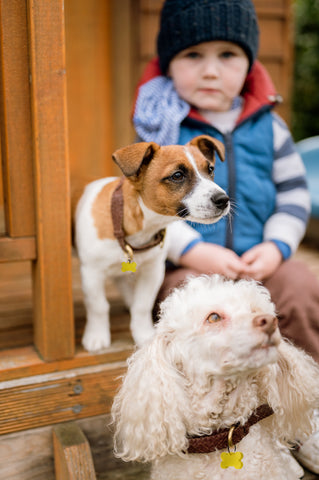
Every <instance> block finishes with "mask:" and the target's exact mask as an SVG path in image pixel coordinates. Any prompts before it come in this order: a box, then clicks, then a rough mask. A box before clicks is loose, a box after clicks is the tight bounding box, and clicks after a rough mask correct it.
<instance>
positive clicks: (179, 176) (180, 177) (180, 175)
mask: <svg viewBox="0 0 319 480" xmlns="http://www.w3.org/2000/svg"><path fill="white" fill-rule="evenodd" d="M170 178H171V180H173V182H183V181H184V179H185V174H184V172H182V171H181V170H177V171H176V172H174V173H173V174H172V175H171V176H170Z"/></svg>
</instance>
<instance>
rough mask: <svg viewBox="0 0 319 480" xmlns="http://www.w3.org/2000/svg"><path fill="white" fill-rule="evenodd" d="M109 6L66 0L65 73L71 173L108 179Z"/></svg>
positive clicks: (95, 0)
mask: <svg viewBox="0 0 319 480" xmlns="http://www.w3.org/2000/svg"><path fill="white" fill-rule="evenodd" d="M110 32H111V2H109V1H106V2H105V1H100V0H66V1H65V33H66V69H67V95H68V117H69V118H68V126H69V154H70V168H71V172H72V173H73V174H74V173H75V174H77V175H87V174H88V175H92V176H95V175H96V176H105V175H110V174H112V173H113V168H112V161H111V154H112V152H113V150H114V139H113V118H112V117H113V111H112V107H111V99H112V89H111V45H110V41H111V33H110Z"/></svg>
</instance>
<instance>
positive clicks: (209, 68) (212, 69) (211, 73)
mask: <svg viewBox="0 0 319 480" xmlns="http://www.w3.org/2000/svg"><path fill="white" fill-rule="evenodd" d="M203 75H204V76H205V77H217V76H218V66H217V64H216V62H215V61H214V60H206V62H205V63H204V66H203Z"/></svg>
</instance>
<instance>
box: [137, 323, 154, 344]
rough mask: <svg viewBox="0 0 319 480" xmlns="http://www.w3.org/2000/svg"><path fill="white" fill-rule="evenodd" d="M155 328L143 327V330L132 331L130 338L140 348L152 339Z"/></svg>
mask: <svg viewBox="0 0 319 480" xmlns="http://www.w3.org/2000/svg"><path fill="white" fill-rule="evenodd" d="M154 333H155V328H154V327H152V326H151V325H149V326H147V327H144V328H143V329H140V328H139V329H132V337H133V340H134V342H135V343H136V345H137V346H138V347H142V346H143V345H144V344H145V343H147V342H148V341H149V340H151V338H152V337H153V335H154Z"/></svg>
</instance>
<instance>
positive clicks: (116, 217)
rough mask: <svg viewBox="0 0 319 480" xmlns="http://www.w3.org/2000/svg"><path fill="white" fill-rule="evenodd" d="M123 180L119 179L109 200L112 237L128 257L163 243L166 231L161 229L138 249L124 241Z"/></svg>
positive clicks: (122, 178)
mask: <svg viewBox="0 0 319 480" xmlns="http://www.w3.org/2000/svg"><path fill="white" fill-rule="evenodd" d="M124 179H125V177H121V178H120V181H119V184H118V185H117V187H116V189H115V190H114V192H113V195H112V199H111V214H112V222H113V233H114V236H115V238H116V239H117V241H118V242H119V244H120V245H121V248H122V250H124V252H125V253H126V254H128V255H130V251H131V252H144V251H145V250H148V249H150V248H153V247H156V246H157V245H159V244H160V243H162V242H164V238H165V233H166V229H165V228H162V229H161V230H160V231H159V232H157V233H156V234H155V235H154V237H153V238H152V239H151V240H150V241H149V242H148V243H145V244H144V245H142V246H140V247H133V246H132V245H130V244H129V243H128V242H127V241H126V240H125V232H124V229H123V217H124V198H123V189H122V186H123V182H124Z"/></svg>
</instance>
